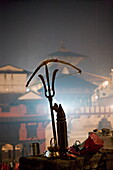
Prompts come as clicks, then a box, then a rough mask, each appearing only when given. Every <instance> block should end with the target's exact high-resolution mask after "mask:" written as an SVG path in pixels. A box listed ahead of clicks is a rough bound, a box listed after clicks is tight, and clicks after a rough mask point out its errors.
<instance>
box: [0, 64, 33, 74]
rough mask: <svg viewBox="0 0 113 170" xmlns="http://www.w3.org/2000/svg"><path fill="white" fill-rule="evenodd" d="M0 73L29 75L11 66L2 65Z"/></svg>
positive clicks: (28, 72)
mask: <svg viewBox="0 0 113 170" xmlns="http://www.w3.org/2000/svg"><path fill="white" fill-rule="evenodd" d="M0 73H13V74H17V73H18V74H31V72H30V71H27V70H24V69H21V68H19V67H15V66H13V65H9V64H8V65H4V66H1V67H0Z"/></svg>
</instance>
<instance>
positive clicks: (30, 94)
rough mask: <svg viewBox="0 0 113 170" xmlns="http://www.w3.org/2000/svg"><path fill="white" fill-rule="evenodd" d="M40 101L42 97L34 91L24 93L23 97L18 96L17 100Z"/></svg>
mask: <svg viewBox="0 0 113 170" xmlns="http://www.w3.org/2000/svg"><path fill="white" fill-rule="evenodd" d="M33 99H34V100H42V99H43V97H41V96H39V95H38V94H37V93H35V92H34V91H31V90H30V91H29V92H26V93H25V94H24V95H22V96H20V97H19V98H18V100H33Z"/></svg>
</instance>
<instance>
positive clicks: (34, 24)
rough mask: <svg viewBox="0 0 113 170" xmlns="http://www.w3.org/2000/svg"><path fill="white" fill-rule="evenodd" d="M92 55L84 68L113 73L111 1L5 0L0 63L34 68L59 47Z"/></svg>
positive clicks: (0, 17)
mask: <svg viewBox="0 0 113 170" xmlns="http://www.w3.org/2000/svg"><path fill="white" fill-rule="evenodd" d="M61 38H63V39H64V42H65V43H64V44H65V46H66V47H67V48H68V49H70V50H71V51H73V52H76V53H80V54H83V55H86V56H89V57H88V58H87V59H86V60H85V61H84V62H82V63H81V64H80V65H79V67H80V68H81V69H82V70H83V71H87V72H91V73H96V74H100V75H107V76H109V72H110V69H111V68H113V1H112V0H51V1H50V0H3V1H0V66H2V65H7V64H11V65H14V66H18V67H21V68H24V69H26V70H30V71H34V69H35V68H36V67H37V65H39V63H40V62H41V60H43V59H46V58H47V56H48V54H49V53H52V52H54V51H56V50H57V49H58V48H59V42H60V40H61Z"/></svg>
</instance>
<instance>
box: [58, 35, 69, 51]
mask: <svg viewBox="0 0 113 170" xmlns="http://www.w3.org/2000/svg"><path fill="white" fill-rule="evenodd" d="M59 50H60V51H68V50H67V49H66V47H65V46H64V39H63V38H61V40H60V48H59Z"/></svg>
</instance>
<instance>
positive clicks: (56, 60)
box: [26, 59, 82, 87]
mask: <svg viewBox="0 0 113 170" xmlns="http://www.w3.org/2000/svg"><path fill="white" fill-rule="evenodd" d="M51 62H58V63H62V64H66V65H69V66H71V67H73V68H74V69H76V70H78V73H81V72H82V71H81V69H79V68H78V67H75V66H74V65H72V64H70V63H68V62H65V61H62V60H58V59H48V60H44V61H43V62H42V63H41V64H40V65H39V66H38V67H37V68H36V70H35V71H34V73H33V74H32V75H31V77H30V78H29V80H28V81H27V84H26V87H27V86H28V85H29V83H30V81H31V80H32V78H33V77H34V76H35V74H36V73H37V72H38V71H39V69H40V68H41V67H42V66H44V65H46V64H48V63H51Z"/></svg>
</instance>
